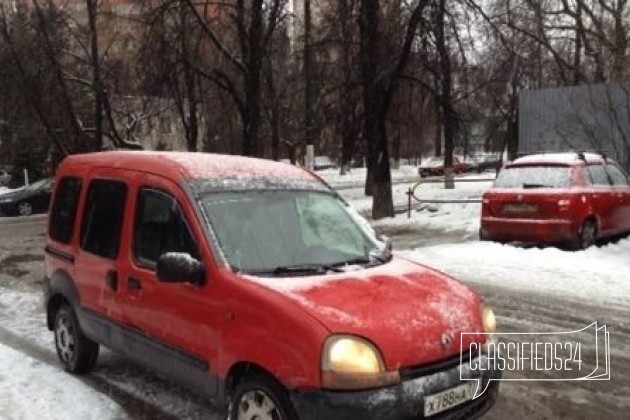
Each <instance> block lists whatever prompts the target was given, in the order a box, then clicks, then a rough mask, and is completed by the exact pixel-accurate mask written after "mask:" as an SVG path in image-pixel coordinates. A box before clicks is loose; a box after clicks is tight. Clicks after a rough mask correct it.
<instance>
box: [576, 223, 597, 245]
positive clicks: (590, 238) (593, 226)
mask: <svg viewBox="0 0 630 420" xmlns="http://www.w3.org/2000/svg"><path fill="white" fill-rule="evenodd" d="M596 242H597V223H596V222H595V221H594V220H593V219H588V220H586V221H585V222H584V223H582V226H581V227H580V231H579V232H578V237H577V238H576V239H575V241H573V243H572V244H571V248H573V249H574V250H576V251H577V250H581V249H586V248H589V247H591V246H593V245H595V243H596Z"/></svg>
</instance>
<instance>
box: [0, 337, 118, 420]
mask: <svg viewBox="0 0 630 420" xmlns="http://www.w3.org/2000/svg"><path fill="white" fill-rule="evenodd" d="M0 366H2V371H1V372H0V418H3V419H7V420H12V419H16V420H17V419H19V420H30V419H33V420H39V419H44V418H45V419H60V420H61V419H63V420H65V419H94V420H97V419H119V418H126V417H127V416H126V415H125V412H124V410H122V409H121V407H120V406H119V405H118V404H116V403H115V402H114V401H112V400H111V399H109V398H108V397H107V396H106V395H103V394H101V393H98V392H96V391H93V390H91V389H90V388H89V387H87V386H85V384H84V383H83V382H82V381H81V380H79V379H77V378H74V377H73V376H71V375H69V374H68V373H66V372H64V371H62V370H61V369H58V368H54V367H52V366H49V365H47V364H45V363H43V362H41V361H38V360H36V359H33V358H31V357H28V356H26V355H24V354H23V353H19V352H17V351H15V350H13V349H12V348H10V347H7V346H4V345H2V344H0Z"/></svg>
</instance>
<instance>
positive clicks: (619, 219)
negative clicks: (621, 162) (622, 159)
mask: <svg viewBox="0 0 630 420" xmlns="http://www.w3.org/2000/svg"><path fill="white" fill-rule="evenodd" d="M606 170H607V171H608V175H609V176H610V179H611V180H612V182H613V188H614V190H615V198H616V201H617V203H618V204H617V208H616V211H615V222H616V224H617V231H618V232H620V233H621V232H627V231H630V184H628V177H627V175H626V174H625V173H624V172H623V171H622V170H621V168H619V167H618V166H617V165H615V164H613V163H609V164H608V165H606Z"/></svg>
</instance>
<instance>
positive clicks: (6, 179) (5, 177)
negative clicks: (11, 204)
mask: <svg viewBox="0 0 630 420" xmlns="http://www.w3.org/2000/svg"><path fill="white" fill-rule="evenodd" d="M10 182H11V174H10V173H9V171H7V170H6V169H0V187H6V186H8V185H9V183H10Z"/></svg>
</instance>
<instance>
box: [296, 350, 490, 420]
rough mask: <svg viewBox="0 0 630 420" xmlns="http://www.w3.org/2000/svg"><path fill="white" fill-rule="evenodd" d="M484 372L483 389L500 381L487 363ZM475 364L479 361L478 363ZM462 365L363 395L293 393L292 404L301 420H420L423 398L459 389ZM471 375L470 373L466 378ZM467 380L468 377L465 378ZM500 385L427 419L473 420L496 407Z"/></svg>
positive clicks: (350, 393) (355, 392)
mask: <svg viewBox="0 0 630 420" xmlns="http://www.w3.org/2000/svg"><path fill="white" fill-rule="evenodd" d="M482 358H483V360H485V366H486V368H487V370H484V371H481V373H480V375H479V376H477V378H478V379H480V380H481V385H482V386H485V385H486V384H487V383H488V381H489V380H491V379H500V378H501V376H502V375H501V372H500V371H498V370H496V369H495V367H494V366H493V365H489V364H488V363H487V359H486V358H485V357H482ZM478 360H481V358H480V359H478ZM464 366H466V365H465V364H464V365H462V366H460V365H457V366H455V367H453V368H450V369H447V370H442V371H439V372H435V373H431V374H428V375H424V376H419V377H417V378H406V379H403V381H402V382H400V383H398V384H396V385H392V386H389V387H385V388H379V389H371V390H365V391H328V390H316V391H294V392H292V393H291V401H292V402H293V405H294V407H295V408H296V410H297V412H298V415H299V417H300V420H321V419H327V420H419V419H423V418H425V417H424V400H425V397H426V396H429V395H433V394H436V393H438V392H440V391H444V390H447V389H450V388H453V387H455V386H457V385H461V384H463V383H464V381H461V380H460V369H464ZM467 375H470V374H469V373H467V374H465V376H467ZM467 377H470V376H467ZM498 391H499V382H497V381H492V382H491V383H490V385H489V386H488V389H487V390H486V392H485V393H484V394H483V395H481V396H480V397H478V398H476V399H474V400H471V401H468V402H465V403H463V404H461V405H458V406H455V407H453V408H451V409H449V410H447V411H444V412H442V413H439V414H436V415H433V416H430V417H427V418H428V419H432V420H445V419H472V418H476V417H478V416H480V415H482V414H483V413H485V412H486V411H488V410H489V409H490V408H491V407H492V406H493V405H494V403H495V401H496V399H497V396H498Z"/></svg>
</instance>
